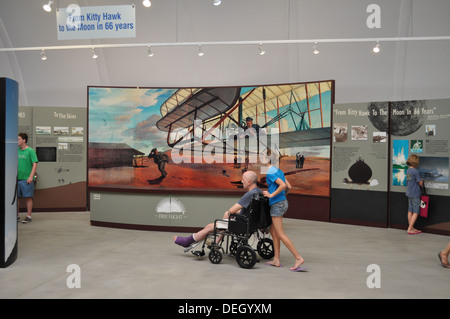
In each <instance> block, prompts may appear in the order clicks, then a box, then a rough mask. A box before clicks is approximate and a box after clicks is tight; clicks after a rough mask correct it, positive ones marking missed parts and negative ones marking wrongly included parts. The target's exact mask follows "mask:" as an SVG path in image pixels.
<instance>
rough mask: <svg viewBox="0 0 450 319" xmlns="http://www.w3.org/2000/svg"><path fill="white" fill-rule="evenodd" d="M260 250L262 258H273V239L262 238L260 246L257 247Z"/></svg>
mask: <svg viewBox="0 0 450 319" xmlns="http://www.w3.org/2000/svg"><path fill="white" fill-rule="evenodd" d="M256 248H257V250H258V254H259V255H260V256H261V258H264V259H271V258H273V256H274V255H275V252H274V249H273V240H272V239H270V238H262V239H260V240H259V242H258V246H257V247H256Z"/></svg>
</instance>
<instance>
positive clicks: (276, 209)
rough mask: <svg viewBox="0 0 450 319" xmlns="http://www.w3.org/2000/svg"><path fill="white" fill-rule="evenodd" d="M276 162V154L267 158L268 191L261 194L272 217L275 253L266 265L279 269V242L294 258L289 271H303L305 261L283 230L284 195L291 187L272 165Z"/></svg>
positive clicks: (285, 207) (285, 206) (280, 171)
mask: <svg viewBox="0 0 450 319" xmlns="http://www.w3.org/2000/svg"><path fill="white" fill-rule="evenodd" d="M277 161H278V158H277V155H276V154H273V155H271V156H268V165H269V169H268V171H267V175H266V181H267V185H268V186H269V187H268V191H264V192H263V194H264V196H266V197H268V198H269V204H270V216H272V226H271V228H270V233H271V235H272V239H273V247H274V252H275V255H274V258H273V260H272V261H271V262H269V263H267V264H268V265H271V266H274V267H280V265H281V264H280V241H282V242H283V244H284V245H285V246H286V247H287V248H288V249H289V251H290V252H291V253H292V255H294V258H295V263H294V266H293V267H291V268H290V270H291V271H304V270H305V268H302V267H300V265H301V264H303V263H304V262H305V260H304V259H303V258H302V256H300V254H299V252H298V251H297V249H296V248H295V246H294V244H293V243H292V241H291V240H290V238H289V237H288V236H287V235H286V234H285V232H284V229H283V215H284V214H285V213H286V212H287V210H288V201H287V199H286V194H287V193H288V191H289V190H290V189H291V188H292V187H291V184H289V182H288V181H287V179H286V178H285V176H284V173H283V171H282V170H281V169H279V168H278V167H276V166H275V165H274V164H276V163H277Z"/></svg>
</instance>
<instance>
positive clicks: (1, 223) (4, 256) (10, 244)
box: [0, 78, 19, 268]
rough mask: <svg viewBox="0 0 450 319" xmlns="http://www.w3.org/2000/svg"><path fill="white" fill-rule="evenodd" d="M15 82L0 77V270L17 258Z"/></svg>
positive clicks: (16, 96)
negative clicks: (1, 172) (2, 175)
mask: <svg viewBox="0 0 450 319" xmlns="http://www.w3.org/2000/svg"><path fill="white" fill-rule="evenodd" d="M18 92H19V88H18V83H17V82H16V81H14V80H11V79H8V78H0V122H1V131H0V141H1V147H0V163H1V165H0V167H1V170H2V171H3V174H4V179H3V180H2V181H1V183H0V205H1V206H2V208H1V210H0V267H2V268H4V267H8V266H9V265H11V264H12V263H13V262H14V261H15V260H16V258H17V236H18V235H17V200H16V197H17V192H16V186H17V182H16V181H17V125H18V124H17V123H18V121H17V108H18V101H19V100H18Z"/></svg>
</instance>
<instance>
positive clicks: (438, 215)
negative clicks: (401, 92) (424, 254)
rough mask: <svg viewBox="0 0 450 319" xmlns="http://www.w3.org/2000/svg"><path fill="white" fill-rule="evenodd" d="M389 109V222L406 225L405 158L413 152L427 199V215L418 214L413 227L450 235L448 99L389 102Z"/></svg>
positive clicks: (449, 110) (449, 107)
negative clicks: (418, 160) (420, 215)
mask: <svg viewBox="0 0 450 319" xmlns="http://www.w3.org/2000/svg"><path fill="white" fill-rule="evenodd" d="M390 108H391V121H390V123H391V125H390V126H391V136H392V137H391V146H390V147H391V152H392V154H391V160H390V162H389V170H390V175H391V180H390V190H391V191H390V211H389V217H390V224H391V226H392V227H402V226H403V225H405V219H406V212H407V211H408V206H407V201H406V196H405V192H406V186H405V185H406V177H405V176H406V174H405V172H406V171H405V169H407V165H406V159H408V157H409V156H410V155H412V154H416V155H418V156H419V158H420V164H419V167H418V170H419V173H420V176H421V177H422V179H423V180H424V182H425V188H426V192H427V194H428V195H430V202H429V206H428V217H427V218H420V217H419V218H418V221H417V222H416V225H415V227H416V228H417V229H423V228H424V229H426V230H429V231H433V232H437V233H444V234H447V235H450V211H449V209H448V208H449V207H450V189H449V157H450V145H449V143H450V142H449V140H450V100H448V99H445V100H420V101H402V102H392V103H390Z"/></svg>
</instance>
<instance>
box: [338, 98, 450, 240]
mask: <svg viewBox="0 0 450 319" xmlns="http://www.w3.org/2000/svg"><path fill="white" fill-rule="evenodd" d="M449 110H450V100H421V101H398V102H373V103H360V104H339V105H334V107H333V130H334V137H333V143H332V190H331V198H332V201H331V219H332V221H336V222H347V223H355V224H363V225H372V226H382V227H395V228H405V227H406V225H407V211H408V207H407V197H406V195H405V193H406V174H405V173H406V169H407V165H406V160H407V158H408V156H409V155H411V154H416V155H418V156H419V157H420V165H419V168H418V170H419V172H420V175H421V177H422V179H423V180H424V181H425V187H426V190H427V194H428V195H430V204H429V216H428V218H419V219H418V221H417V223H416V227H417V228H423V229H425V230H427V231H430V232H436V233H444V234H449V233H450V213H449V212H448V209H447V207H448V205H449V204H450V191H449V180H448V175H449V173H448V171H449V156H450V152H449V137H450V129H449V125H450V111H449Z"/></svg>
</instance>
